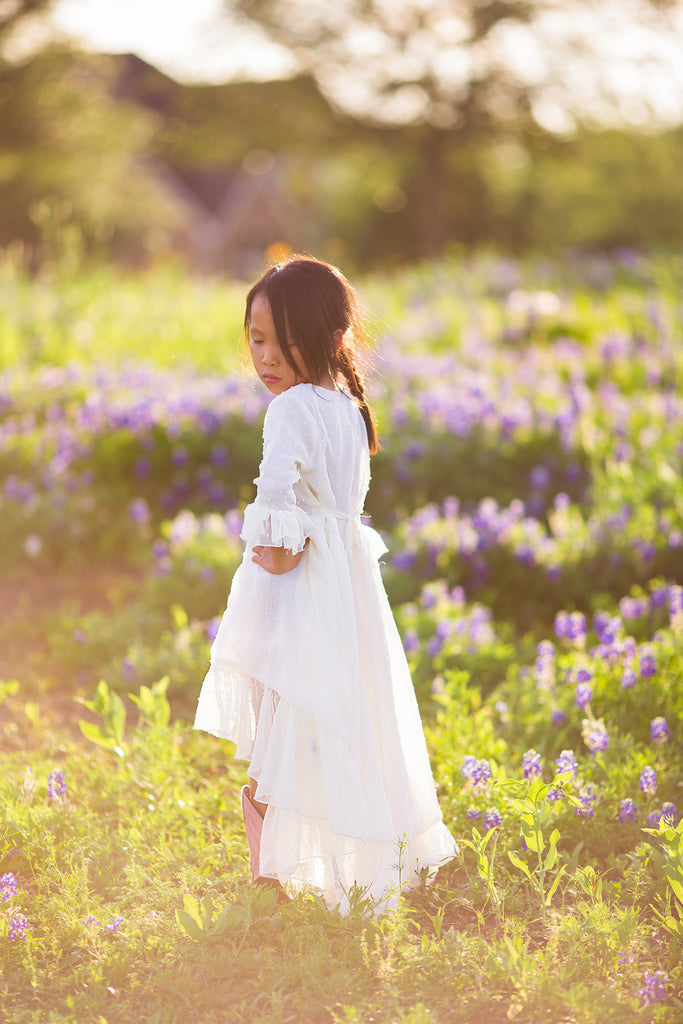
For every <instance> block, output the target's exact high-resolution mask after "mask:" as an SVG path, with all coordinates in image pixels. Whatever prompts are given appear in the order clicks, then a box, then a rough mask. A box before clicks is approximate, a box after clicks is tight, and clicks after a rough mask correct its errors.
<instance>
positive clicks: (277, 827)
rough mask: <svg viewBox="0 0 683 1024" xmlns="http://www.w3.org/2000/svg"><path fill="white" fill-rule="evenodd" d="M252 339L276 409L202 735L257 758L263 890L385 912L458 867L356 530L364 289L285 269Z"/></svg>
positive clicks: (361, 463)
mask: <svg viewBox="0 0 683 1024" xmlns="http://www.w3.org/2000/svg"><path fill="white" fill-rule="evenodd" d="M244 327H245V334H246V335H247V336H248V339H249V348H250V352H251V358H252V361H253V364H254V369H255V370H256V373H257V374H258V376H259V377H260V379H261V380H262V381H263V383H264V384H265V386H266V387H267V388H268V390H269V391H270V392H271V393H272V394H273V395H275V398H274V400H273V401H272V402H271V404H270V406H269V407H268V410H267V413H266V417H265V421H264V425H263V459H262V462H261V465H260V469H259V475H258V477H257V478H256V480H255V481H254V482H255V484H256V486H257V493H256V500H255V501H254V503H253V504H251V505H249V506H248V507H247V508H246V510H245V513H244V526H243V530H242V538H243V540H245V541H246V544H247V547H246V551H245V553H244V560H243V562H242V565H241V566H240V568H239V569H238V571H237V573H236V574H235V576H234V579H233V582H232V587H231V591H230V596H229V598H228V605H227V609H226V611H225V614H224V616H223V619H222V621H221V624H220V627H219V630H218V633H217V636H216V639H215V641H214V643H213V646H212V648H211V666H210V669H209V671H208V674H207V676H206V679H205V680H204V684H203V686H202V689H201V693H200V696H199V705H198V709H197V716H196V719H195V728H197V729H204V730H206V731H207V732H210V733H213V735H215V736H222V737H225V738H227V739H229V740H232V741H233V743H235V744H236V745H237V751H236V754H235V756H236V757H237V758H238V759H243V760H247V761H249V769H248V772H249V778H250V786H245V787H244V789H243V791H242V810H243V814H244V818H245V824H246V829H247V837H248V840H249V846H250V850H251V867H252V872H253V875H254V878H255V879H261V880H265V879H269V880H275V881H274V882H273V881H271V882H270V884H275V885H278V883H279V884H280V885H282V886H284V887H285V890H286V892H288V893H289V894H293V893H295V892H297V891H300V890H302V889H309V888H312V889H314V890H315V891H317V892H319V893H320V894H322V896H323V897H324V899H325V900H326V901H327V903H328V904H329V905H330V906H339V907H340V909H341V910H342V912H345V911H347V910H348V907H349V895H350V893H351V891H352V890H353V889H354V888H355V889H356V890H362V891H363V892H364V893H365V894H366V895H368V896H370V897H371V898H372V899H373V901H375V903H376V904H378V905H379V906H380V908H382V909H383V908H384V907H387V906H393V905H395V903H396V899H397V895H398V892H399V891H400V888H401V886H403V885H411V884H415V883H416V882H418V881H419V877H420V872H421V871H423V870H424V869H435V868H436V866H437V865H439V864H442V863H444V862H445V861H446V860H448V859H450V858H452V857H453V856H454V855H455V852H456V846H455V843H454V841H453V839H452V837H451V835H450V833H449V832H448V830H447V829H446V827H445V825H444V823H443V821H442V818H441V813H440V811H439V807H438V804H437V801H436V794H435V789H434V783H433V780H432V776H431V771H430V767H429V760H428V757H427V748H426V744H425V740H424V735H423V732H422V725H421V722H420V716H419V712H418V707H417V702H416V699H415V694H414V690H413V686H412V682H411V679H410V674H409V671H408V665H407V663H406V659H405V655H404V653H403V648H402V645H401V641H400V638H399V635H398V631H397V629H396V625H395V623H394V620H393V617H392V614H391V610H390V607H389V602H388V600H387V597H386V594H385V591H384V587H383V584H382V578H381V575H380V571H379V566H378V559H379V557H380V556H381V555H382V554H383V553H384V552H385V551H386V548H385V546H384V544H383V543H382V540H381V538H380V537H379V534H377V533H376V532H375V531H374V530H372V529H371V528H370V527H368V526H365V525H363V524H362V523H361V511H362V509H363V502H364V499H365V494H366V492H367V489H368V484H369V481H370V461H369V454H374V452H375V451H376V450H377V438H376V433H375V425H374V421H373V418H372V414H371V412H370V409H369V408H368V404H367V402H366V400H365V395H364V391H363V385H362V383H361V379H360V377H359V374H358V370H357V367H356V362H355V355H354V349H355V345H356V344H357V343H358V342H359V341H361V340H362V338H363V328H362V321H361V317H360V315H359V307H358V303H357V299H356V295H355V292H354V291H353V289H352V288H351V286H350V285H349V283H348V282H347V281H346V279H345V278H344V277H343V276H342V274H341V273H340V272H339V271H338V270H336V268H334V267H331V266H329V265H328V264H326V263H322V262H319V261H318V260H314V259H310V258H305V257H301V256H292V257H291V258H289V259H287V260H286V261H285V262H284V263H281V264H280V265H279V266H276V267H272V268H271V269H269V270H268V271H267V272H266V273H265V274H264V275H263V277H261V278H260V280H259V281H257V282H256V284H255V285H254V286H253V287H252V288H251V290H250V292H249V294H248V295H247V303H246V315H245V321H244Z"/></svg>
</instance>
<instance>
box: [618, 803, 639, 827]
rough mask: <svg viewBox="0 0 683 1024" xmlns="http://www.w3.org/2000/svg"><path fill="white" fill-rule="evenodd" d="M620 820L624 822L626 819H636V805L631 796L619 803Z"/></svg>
mask: <svg viewBox="0 0 683 1024" xmlns="http://www.w3.org/2000/svg"><path fill="white" fill-rule="evenodd" d="M618 817H619V821H621V822H622V823H623V822H625V821H636V820H637V818H636V805H635V804H634V802H633V800H631V798H630V797H628V796H627V797H626V799H625V800H622V801H621V804H620V805H619V815H618Z"/></svg>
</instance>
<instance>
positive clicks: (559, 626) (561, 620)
mask: <svg viewBox="0 0 683 1024" xmlns="http://www.w3.org/2000/svg"><path fill="white" fill-rule="evenodd" d="M555 636H556V637H557V638H558V640H564V638H565V637H567V636H569V615H568V614H567V612H558V613H557V615H556V616H555Z"/></svg>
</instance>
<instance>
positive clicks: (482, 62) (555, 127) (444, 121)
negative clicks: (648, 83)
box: [226, 0, 680, 255]
mask: <svg viewBox="0 0 683 1024" xmlns="http://www.w3.org/2000/svg"><path fill="white" fill-rule="evenodd" d="M226 8H227V10H228V11H229V13H230V14H231V15H232V16H233V17H234V18H237V19H242V21H246V22H248V23H250V24H252V25H257V26H258V27H260V29H261V30H262V31H264V32H265V33H266V35H267V36H268V38H269V39H270V40H271V41H272V42H275V43H277V44H279V45H280V46H282V47H284V48H286V50H287V51H288V52H289V53H290V54H291V55H292V57H293V58H294V62H295V64H296V66H297V67H298V68H299V69H300V70H301V71H302V72H305V73H308V74H310V75H312V76H313V77H314V78H315V79H316V81H317V82H318V83H319V85H320V87H321V90H322V91H323V93H324V94H325V95H326V96H327V97H328V99H329V100H330V102H331V103H332V104H333V105H334V106H335V108H336V109H337V110H340V111H343V113H344V114H345V115H346V116H347V117H349V118H351V119H353V120H354V121H355V123H356V124H357V126H358V127H359V129H361V128H362V129H364V130H365V131H368V130H370V129H372V130H374V132H375V135H376V136H384V137H385V138H386V139H388V140H393V141H395V140H396V134H395V131H392V129H395V128H396V127H397V126H399V125H400V126H403V127H405V128H406V129H407V130H406V131H405V132H402V133H401V136H400V137H401V140H406V141H408V143H409V145H410V146H411V147H412V152H413V154H414V157H415V160H414V162H413V168H412V170H413V174H414V179H413V182H412V185H410V184H409V191H410V190H411V188H412V190H413V191H414V193H415V195H414V202H415V204H416V208H417V218H416V220H417V230H418V231H419V241H418V249H419V251H420V252H421V254H422V255H433V254H435V253H438V252H439V251H441V249H442V248H443V247H444V245H445V243H446V242H447V241H448V239H449V238H450V237H451V236H452V230H453V224H454V217H455V214H454V203H456V202H457V194H456V191H455V188H454V184H457V182H458V180H459V179H462V176H463V175H465V176H466V177H467V176H469V178H470V184H471V176H472V163H471V160H470V159H469V156H468V154H469V153H471V152H472V150H473V149H474V148H476V147H477V146H478V145H479V144H481V143H482V142H483V141H485V140H487V139H489V138H490V137H491V136H492V135H495V136H496V137H499V138H505V137H510V138H517V139H521V140H522V141H523V143H524V144H525V145H527V146H529V145H544V144H545V143H544V137H545V136H548V135H553V134H555V133H557V134H560V135H561V134H563V133H566V132H568V131H570V130H571V129H572V128H573V126H574V122H575V119H576V118H577V117H579V116H583V115H585V114H586V107H587V106H589V105H590V104H592V105H593V107H594V108H595V107H596V106H597V105H599V106H600V110H601V111H602V115H603V116H608V115H609V112H610V111H612V113H613V116H614V117H615V119H616V118H617V117H618V113H619V111H618V100H617V97H616V96H615V94H614V89H613V87H612V83H611V79H610V76H609V74H608V73H607V70H608V68H607V65H608V64H609V61H607V60H601V59H600V47H601V46H604V43H605V38H606V36H605V33H606V32H608V31H610V30H611V32H612V33H615V32H618V31H619V30H620V27H621V26H622V25H623V24H624V23H628V24H629V25H631V26H634V25H638V26H639V30H640V37H639V38H641V40H642V50H641V51H639V53H637V54H634V55H633V57H632V60H634V61H637V60H645V59H646V58H648V57H649V53H650V51H649V48H648V47H649V43H650V42H651V40H652V39H653V38H654V37H655V36H657V37H658V35H657V34H658V33H659V34H661V33H662V32H663V31H665V30H669V31H673V30H674V22H673V20H672V18H671V15H672V14H673V13H676V12H678V11H679V9H680V4H679V3H678V2H676V0H620V2H619V3H615V2H614V0H574V3H568V2H563V3H560V2H558V0H336V2H335V3H334V4H330V3H327V2H323V0H226ZM588 85H590V88H588V87H587V86H588Z"/></svg>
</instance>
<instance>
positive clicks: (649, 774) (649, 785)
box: [640, 764, 657, 796]
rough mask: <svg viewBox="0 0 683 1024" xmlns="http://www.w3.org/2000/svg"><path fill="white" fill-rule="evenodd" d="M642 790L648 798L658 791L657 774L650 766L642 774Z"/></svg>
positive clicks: (647, 765) (646, 766)
mask: <svg viewBox="0 0 683 1024" xmlns="http://www.w3.org/2000/svg"><path fill="white" fill-rule="evenodd" d="M640 788H641V790H642V792H643V793H646V794H647V795H648V796H653V795H654V793H655V792H656V790H657V772H656V771H655V770H654V768H652V767H651V766H650V765H649V764H646V765H645V767H644V768H643V770H642V772H641V773H640Z"/></svg>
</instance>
